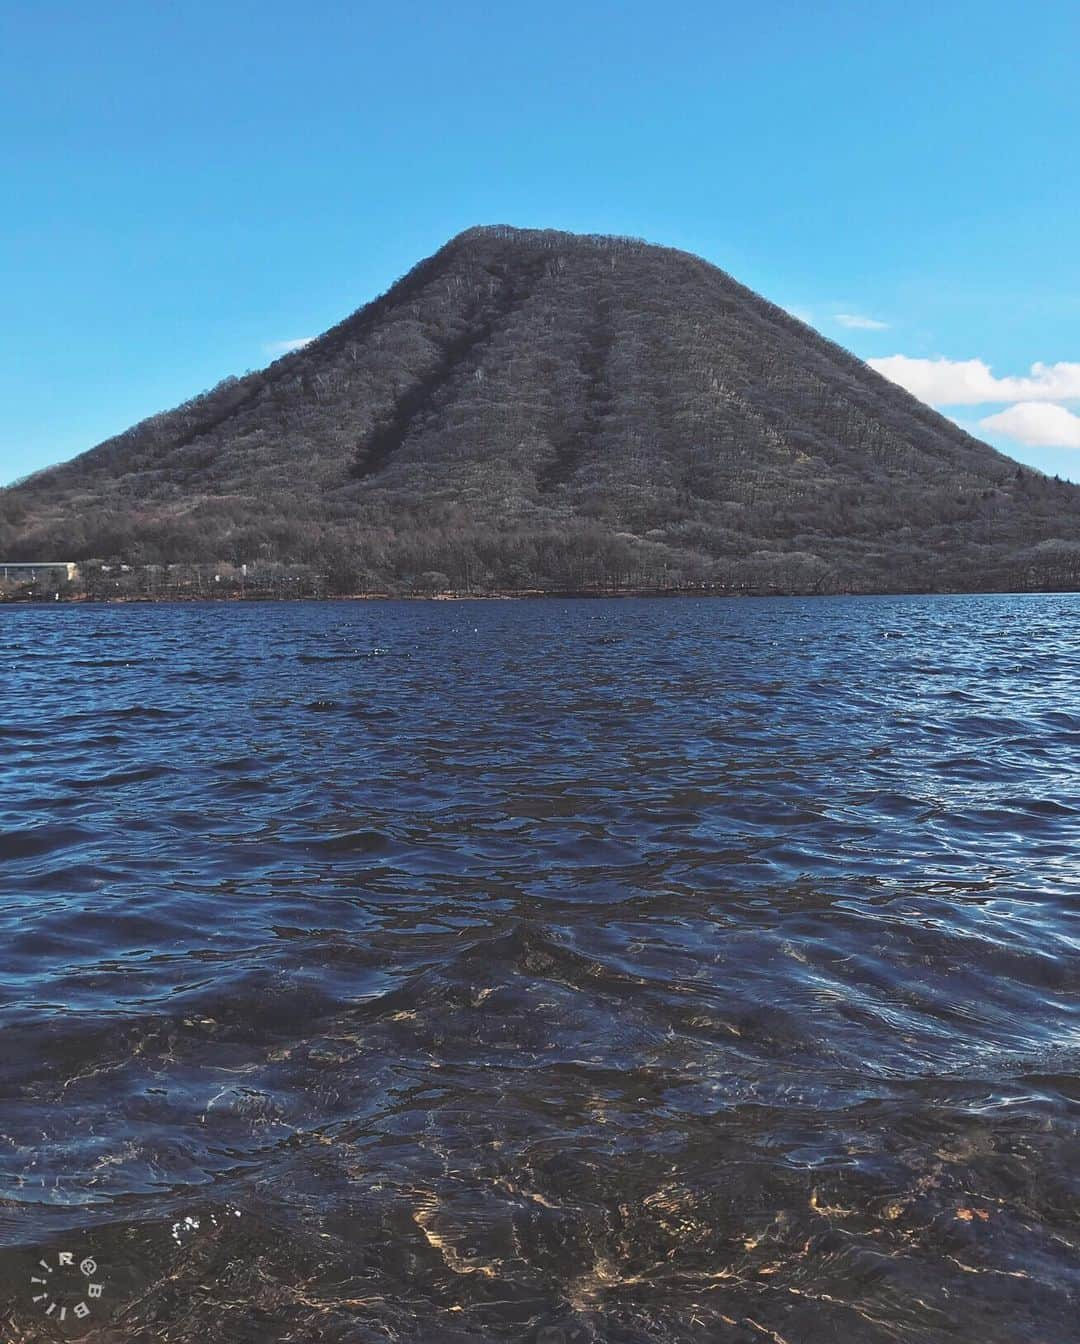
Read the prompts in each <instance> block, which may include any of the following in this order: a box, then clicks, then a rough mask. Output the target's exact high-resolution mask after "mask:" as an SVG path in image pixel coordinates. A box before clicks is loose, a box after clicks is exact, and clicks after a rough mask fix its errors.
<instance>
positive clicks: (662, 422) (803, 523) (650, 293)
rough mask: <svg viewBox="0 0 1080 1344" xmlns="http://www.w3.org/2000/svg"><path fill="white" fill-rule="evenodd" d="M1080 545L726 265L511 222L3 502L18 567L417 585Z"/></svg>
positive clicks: (1010, 552) (1010, 482)
mask: <svg viewBox="0 0 1080 1344" xmlns="http://www.w3.org/2000/svg"><path fill="white" fill-rule="evenodd" d="M1055 539H1056V540H1057V541H1059V542H1061V543H1062V545H1063V546H1064V551H1063V550H1062V546H1058V547H1057V548H1056V549H1055V548H1053V547H1051V548H1050V549H1049V550H1047V549H1046V548H1044V549H1043V550H1042V551H1040V552H1039V553H1038V555H1035V556H1034V558H1033V550H1032V548H1037V547H1038V545H1039V543H1042V542H1046V541H1050V540H1055ZM1078 540H1080V490H1077V489H1075V488H1074V487H1071V486H1067V485H1062V484H1061V483H1059V482H1052V481H1048V480H1046V478H1045V477H1042V476H1040V475H1039V474H1038V473H1036V472H1031V471H1025V472H1022V473H1021V472H1018V468H1017V464H1016V463H1015V462H1012V461H1010V460H1009V459H1008V458H1006V457H1004V456H1003V455H1001V454H1000V453H997V452H995V451H994V450H993V449H992V448H990V447H988V446H987V445H986V444H983V443H980V442H979V441H978V440H976V439H973V438H971V437H970V436H969V435H968V434H966V433H965V432H964V431H963V430H961V429H960V428H959V427H958V426H956V425H955V424H953V423H952V422H951V421H949V420H946V419H944V418H943V417H942V416H940V415H937V414H936V413H935V412H933V411H931V410H930V409H929V408H928V407H926V406H924V405H922V404H921V403H919V402H917V401H915V400H914V399H913V398H912V397H910V396H909V395H908V394H907V393H906V392H904V391H902V390H901V389H900V388H898V387H896V386H894V385H893V384H891V383H888V382H886V381H885V380H884V379H883V378H881V377H879V376H878V375H877V374H876V373H874V372H873V371H871V370H870V369H868V368H867V367H866V366H865V365H864V364H862V363H861V362H860V361H859V360H857V359H855V358H854V357H853V356H852V355H851V354H849V353H848V352H847V351H845V350H843V349H841V348H840V347H839V346H836V345H834V344H832V343H831V342H830V341H827V340H826V339H824V338H823V337H822V336H820V335H819V334H818V333H816V332H814V331H812V330H811V329H810V328H808V327H805V326H804V325H803V324H801V323H799V322H798V321H796V320H795V319H794V318H792V317H791V316H790V315H788V314H787V313H785V312H784V311H783V310H781V309H779V308H777V307H776V306H775V305H773V304H771V303H769V302H767V301H766V300H765V299H762V298H761V297H760V296H758V295H756V294H754V293H753V292H752V291H750V290H748V289H746V288H744V287H743V286H742V285H739V284H738V283H737V282H736V281H734V280H733V279H732V278H731V277H730V276H728V275H726V274H725V273H724V272H723V271H721V270H719V269H718V268H717V267H715V266H713V265H710V264H709V263H708V262H705V261H704V260H702V259H701V258H698V257H694V256H692V255H690V254H689V253H685V252H678V251H675V250H673V249H669V248H663V247H658V246H654V245H651V244H647V243H643V242H642V241H640V240H639V239H634V238H622V237H612V236H605V235H592V234H573V233H564V232H559V231H556V230H550V229H523V228H516V227H513V226H510V225H505V224H495V225H479V226H476V227H473V228H470V229H466V230H465V231H464V232H462V233H460V234H458V235H456V237H454V238H452V239H450V241H449V242H448V243H447V244H445V245H444V246H443V247H442V248H441V249H440V250H439V251H438V252H437V253H435V254H434V255H433V256H432V257H429V258H427V259H426V260H424V261H421V262H420V263H418V265H417V266H415V267H414V268H413V269H412V270H411V271H410V272H409V273H408V275H406V276H404V277H403V278H402V279H401V280H399V281H398V282H397V283H396V284H395V285H393V286H392V287H391V288H390V289H389V290H388V291H387V292H386V293H385V294H383V295H382V296H380V297H379V298H378V299H376V300H374V301H373V302H371V303H369V304H367V305H365V306H364V307H363V308H361V309H359V310H358V311H357V312H355V313H353V314H352V315H351V316H350V317H348V318H346V319H345V320H344V321H342V322H341V323H339V324H338V325H337V326H336V327H334V328H332V329H331V330H330V331H329V332H327V333H326V334H325V335H324V336H322V337H320V338H319V339H318V340H316V341H314V342H313V343H311V344H310V345H308V346H307V347H305V348H304V349H302V350H299V351H297V352H295V353H293V354H290V355H288V356H286V357H285V358H283V359H281V360H278V361H277V362H275V363H274V364H272V365H270V366H269V367H268V368H266V369H264V370H261V371H259V372H258V373H253V374H249V375H247V376H245V377H243V378H239V379H236V378H233V379H226V380H225V381H224V382H223V383H221V384H219V385H218V387H216V388H214V389H212V390H211V391H210V392H209V393H205V394H203V395H201V396H199V397H196V398H194V399H193V400H192V401H190V402H188V403H186V404H185V405H183V406H181V407H178V408H177V409H176V410H174V411H172V412H169V413H168V414H165V415H160V416H156V417H154V418H153V419H151V420H148V421H145V422H144V423H142V424H141V425H137V426H135V427H134V428H133V429H131V430H128V431H127V432H126V433H124V434H121V435H119V436H117V437H116V438H114V439H111V440H109V441H107V442H106V443H103V444H101V445H99V446H98V447H97V448H95V449H92V450H91V451H89V452H87V453H84V454H83V455H82V456H81V457H79V458H76V459H75V460H74V461H72V462H69V463H66V464H65V465H63V466H61V467H57V468H54V469H52V470H50V471H47V472H43V473H39V474H38V475H37V476H35V477H34V478H32V479H31V480H29V481H26V482H24V483H22V484H21V485H20V486H18V487H13V488H12V489H10V490H7V491H5V492H3V493H2V494H0V557H6V558H9V559H11V560H15V559H19V558H26V559H34V558H35V557H38V556H40V555H42V554H46V553H49V554H53V553H55V554H57V555H60V556H61V557H62V558H65V559H82V558H89V557H97V558H108V557H122V558H127V559H143V560H154V561H158V562H162V563H170V562H174V561H182V560H204V561H217V560H224V559H229V558H238V559H254V558H257V557H260V558H262V559H263V560H265V561H266V562H267V563H278V564H289V563H297V562H300V561H305V562H308V563H312V562H314V563H326V562H327V559H328V558H329V557H338V558H339V560H340V558H341V557H347V560H348V564H349V565H351V566H352V567H353V568H354V569H356V570H357V572H359V573H361V574H363V575H366V576H367V582H368V583H369V584H371V585H373V586H374V585H382V586H393V585H404V586H405V587H406V588H407V587H408V586H409V585H410V584H414V583H417V582H420V581H421V578H422V576H423V575H424V574H428V575H430V574H436V575H438V576H442V577H446V578H447V580H448V582H451V581H453V583H454V586H463V587H471V588H475V587H477V586H479V587H481V588H483V587H485V586H487V587H494V588H514V587H520V586H526V587H532V588H536V587H540V588H559V589H566V588H585V589H588V588H590V587H594V586H596V585H601V586H603V585H608V586H610V585H612V584H616V585H618V584H622V585H626V584H632V585H633V586H636V587H644V588H649V587H673V586H674V587H679V586H687V585H691V586H700V585H706V586H711V587H721V588H724V587H726V588H733V587H734V588H739V587H747V586H749V587H754V588H762V587H764V588H766V589H771V588H785V589H789V588H796V589H806V588H810V589H813V590H816V591H833V590H840V589H852V588H854V589H881V588H890V587H942V586H945V587H972V586H975V587H979V586H986V585H987V584H994V585H996V586H1004V587H1015V586H1024V585H1025V584H1030V583H1032V582H1034V583H1037V584H1041V583H1043V582H1054V578H1053V576H1050V575H1049V571H1048V570H1047V567H1046V566H1047V563H1048V561H1047V556H1048V555H1050V553H1051V552H1053V554H1054V555H1055V556H1057V557H1058V558H1059V559H1060V557H1061V555H1063V554H1064V553H1065V552H1066V551H1069V548H1070V547H1071V546H1073V544H1074V543H1075V542H1077V541H1078ZM1062 563H1064V561H1062ZM462 576H464V582H459V580H461V578H462Z"/></svg>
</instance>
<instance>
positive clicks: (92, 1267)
mask: <svg viewBox="0 0 1080 1344" xmlns="http://www.w3.org/2000/svg"><path fill="white" fill-rule="evenodd" d="M97 1272H98V1267H97V1261H96V1260H95V1259H94V1257H93V1256H92V1255H87V1256H85V1257H84V1258H83V1259H82V1260H80V1261H79V1263H78V1264H76V1263H75V1256H74V1255H73V1254H72V1252H71V1251H58V1252H57V1254H56V1257H55V1261H50V1260H49V1259H48V1258H47V1257H43V1258H42V1259H40V1260H39V1261H38V1262H37V1264H36V1265H35V1266H34V1272H33V1274H31V1275H30V1287H31V1290H32V1297H33V1301H34V1305H35V1306H36V1307H37V1308H38V1310H39V1311H40V1312H42V1314H43V1315H45V1316H48V1317H50V1318H51V1319H52V1320H54V1321H66V1320H67V1319H68V1318H69V1317H73V1318H74V1319H76V1320H80V1321H84V1320H86V1318H87V1317H88V1316H89V1315H90V1313H91V1311H92V1310H93V1309H94V1303H96V1302H98V1301H100V1299H101V1298H102V1297H103V1296H104V1293H105V1285H104V1284H103V1283H102V1282H100V1280H99V1279H98V1277H97Z"/></svg>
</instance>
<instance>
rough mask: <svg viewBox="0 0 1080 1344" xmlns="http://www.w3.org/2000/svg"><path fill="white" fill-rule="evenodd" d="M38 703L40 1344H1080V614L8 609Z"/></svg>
mask: <svg viewBox="0 0 1080 1344" xmlns="http://www.w3.org/2000/svg"><path fill="white" fill-rule="evenodd" d="M0 676H2V690H3V693H2V704H0V753H2V762H3V773H2V782H3V789H2V794H0V828H2V837H0V859H2V863H0V885H2V891H0V946H2V948H3V951H2V954H0V1022H2V1025H3V1038H2V1056H0V1103H2V1104H0V1231H2V1247H3V1249H2V1250H0V1294H2V1300H3V1303H4V1306H3V1314H0V1325H2V1326H3V1327H4V1329H3V1330H0V1335H3V1337H4V1338H5V1339H6V1340H9V1341H11V1340H14V1341H29V1340H37V1339H52V1338H54V1337H55V1338H64V1337H69V1336H70V1335H72V1334H78V1332H79V1331H83V1332H85V1331H86V1330H87V1329H90V1328H93V1329H94V1330H95V1331H96V1333H95V1335H94V1336H93V1337H94V1338H96V1339H102V1340H109V1341H118V1340H143V1339H145V1340H147V1341H151V1340H153V1341H155V1342H156V1341H166V1340H168V1341H188V1340H191V1341H196V1340H197V1341H200V1342H201V1344H209V1342H211V1341H219V1340H220V1341H229V1344H236V1342H237V1341H248V1340H250V1341H252V1342H253V1344H254V1341H259V1342H260V1344H261V1342H262V1341H268V1340H282V1341H286V1340H287V1341H316V1340H318V1341H343V1342H344V1341H348V1342H349V1344H353V1342H354V1341H363V1342H364V1344H367V1342H368V1341H371V1342H372V1344H373V1342H374V1341H386V1340H400V1341H404V1344H417V1342H419V1344H429V1342H430V1344H436V1342H438V1344H444V1342H449V1344H456V1342H459V1341H460V1342H461V1344H464V1342H465V1341H486V1340H491V1341H528V1342H530V1344H531V1342H532V1341H535V1342H536V1344H583V1342H584V1341H594V1340H595V1341H604V1342H605V1344H646V1342H647V1341H649V1342H651V1341H674V1342H678V1344H681V1342H682V1341H686V1342H687V1344H690V1342H691V1341H693V1342H694V1344H704V1342H705V1341H710V1344H711V1342H712V1341H722V1342H725V1344H767V1342H768V1341H773V1342H774V1344H814V1342H816V1341H829V1344H835V1341H844V1344H879V1342H884V1341H903V1342H904V1344H917V1342H919V1341H946V1340H947V1341H951V1342H952V1344H956V1342H957V1341H962V1342H964V1344H966V1342H967V1341H972V1342H975V1341H977V1342H978V1344H992V1342H997V1341H1000V1342H1001V1344H1018V1342H1019V1341H1024V1344H1041V1342H1043V1341H1045V1344H1062V1342H1063V1341H1064V1340H1066V1339H1068V1338H1075V1335H1074V1333H1073V1332H1074V1331H1075V1320H1076V1317H1075V1294H1076V1291H1077V1289H1078V1287H1080V1259H1078V1256H1077V1248H1078V1244H1080V1227H1078V1220H1077V1209H1078V1207H1080V1203H1078V1196H1080V1132H1078V1123H1077V1117H1078V1105H1077V1103H1078V1101H1080V996H1078V994H1077V988H1078V981H1080V975H1078V949H1080V927H1078V919H1077V910H1078V897H1080V858H1078V840H1080V597H1077V596H1058V595H1038V596H1020V597H1017V596H963V597H929V598H919V597H907V598H903V597H901V598H850V599H848V598H832V599H829V598H822V599H772V600H769V599H762V600H752V599H751V600H722V599H718V600H717V599H714V600H710V599H684V600H648V599H642V600H637V599H626V600H621V601H618V600H613V601H603V600H586V599H582V600H554V599H548V600H536V601H523V602H497V601H491V602H445V603H439V602H428V603H419V602H417V603H410V602H340V603H337V602H334V603H310V604H304V603H296V604H290V603H280V604H272V603H250V604H238V603H231V604H226V603H221V604H217V603H206V604H190V605H168V604H162V605H145V606H125V607H110V606H96V605H86V606H63V605H59V606H55V607H45V606H40V607H31V606H21V607H7V608H4V609H3V610H0ZM62 1255H68V1256H71V1257H73V1258H72V1259H71V1260H70V1261H62V1260H61V1257H62ZM42 1260H44V1262H45V1266H44V1267H42V1268H40V1269H37V1268H36V1266H39V1265H40V1264H41V1262H42ZM86 1264H92V1265H93V1266H94V1268H93V1269H91V1270H86V1271H84V1269H83V1268H81V1267H82V1266H84V1265H86ZM35 1278H36V1279H39V1280H40V1281H41V1282H40V1283H37V1284H35V1283H33V1282H32V1280H34V1279H35ZM91 1284H93V1285H95V1286H96V1287H97V1288H98V1289H99V1291H98V1292H97V1293H96V1294H95V1295H93V1296H92V1297H91V1296H88V1292H89V1285H91ZM35 1299H39V1300H35ZM50 1303H52V1304H53V1306H54V1309H53V1310H52V1311H51V1312H50V1311H49V1306H50ZM80 1303H81V1304H83V1305H85V1306H86V1308H87V1310H86V1311H85V1312H83V1313H82V1314H80V1315H78V1316H77V1315H76V1311H75V1309H76V1307H77V1306H79V1305H80ZM62 1312H63V1314H64V1320H63V1321H61V1320H60V1316H61V1314H62ZM47 1313H48V1314H47Z"/></svg>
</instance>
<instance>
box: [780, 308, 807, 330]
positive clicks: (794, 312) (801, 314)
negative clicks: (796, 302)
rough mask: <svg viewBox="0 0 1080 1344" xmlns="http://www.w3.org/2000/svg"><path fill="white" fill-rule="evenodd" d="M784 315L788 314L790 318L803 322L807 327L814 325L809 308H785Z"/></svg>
mask: <svg viewBox="0 0 1080 1344" xmlns="http://www.w3.org/2000/svg"><path fill="white" fill-rule="evenodd" d="M784 312H785V313H790V314H791V316H792V317H797V318H798V319H799V321H800V322H805V323H806V325H807V326H808V327H810V326H813V324H814V314H813V313H812V312H811V311H810V309H809V308H799V307H791V308H785V309H784Z"/></svg>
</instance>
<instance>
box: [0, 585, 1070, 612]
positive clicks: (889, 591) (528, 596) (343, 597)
mask: <svg viewBox="0 0 1080 1344" xmlns="http://www.w3.org/2000/svg"><path fill="white" fill-rule="evenodd" d="M1077 592H1080V588H873V589H869V588H867V589H859V590H849V591H846V592H824V593H823V592H811V591H807V590H805V589H802V590H799V589H791V590H778V589H771V590H770V589H756V590H753V589H748V590H742V591H738V592H732V591H730V590H728V591H723V590H719V589H709V588H703V589H699V590H694V589H688V588H670V589H664V588H641V589H634V588H622V589H619V590H618V591H617V592H597V591H596V590H590V589H535V590H524V591H520V590H519V591H502V592H485V593H467V592H443V593H388V592H363V593H325V594H319V595H315V594H308V595H307V596H303V597H300V596H297V597H291V596H275V595H273V594H269V593H252V594H251V595H250V596H249V595H246V594H245V595H241V594H240V593H229V594H224V593H215V594H210V593H205V594H202V593H200V594H196V593H192V594H177V593H170V594H161V595H160V596H151V595H143V594H138V595H131V596H128V595H120V596H116V597H98V596H95V597H87V596H86V595H85V594H81V593H80V594H78V595H73V596H70V597H65V596H61V597H58V598H48V597H17V598H0V609H2V608H4V607H72V606H75V607H127V606H160V605H163V604H169V605H183V606H197V605H204V604H210V603H216V604H218V605H226V604H227V605H236V606H241V605H243V606H247V605H249V604H254V603H260V602H262V603H272V604H274V605H279V604H281V605H293V604H296V603H302V602H528V601H536V600H538V599H543V598H546V599H549V600H550V599H559V600H571V599H573V600H589V601H610V600H612V599H615V600H618V599H622V598H673V599H679V600H683V599H686V598H703V597H704V598H717V599H728V600H733V599H739V598H789V597H799V598H811V597H812V598H846V597H994V596H1016V597H1023V596H1029V597H1036V596H1044V597H1047V596H1052V595H1054V594H1058V595H1061V596H1071V595H1074V594H1076V593H1077Z"/></svg>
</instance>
